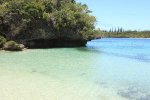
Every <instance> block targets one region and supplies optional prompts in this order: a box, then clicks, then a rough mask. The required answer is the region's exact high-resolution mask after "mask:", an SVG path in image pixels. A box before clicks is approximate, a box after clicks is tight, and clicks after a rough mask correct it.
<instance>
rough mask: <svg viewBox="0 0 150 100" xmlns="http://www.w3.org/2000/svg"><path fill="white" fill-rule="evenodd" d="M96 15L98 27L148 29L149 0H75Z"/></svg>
mask: <svg viewBox="0 0 150 100" xmlns="http://www.w3.org/2000/svg"><path fill="white" fill-rule="evenodd" d="M77 1H78V2H81V3H85V4H87V5H88V7H89V9H90V10H91V11H93V13H92V15H94V16H96V18H97V23H96V26H97V27H99V28H100V29H107V30H109V29H110V28H112V27H113V28H115V27H116V28H118V27H122V28H124V29H126V30H150V0H77Z"/></svg>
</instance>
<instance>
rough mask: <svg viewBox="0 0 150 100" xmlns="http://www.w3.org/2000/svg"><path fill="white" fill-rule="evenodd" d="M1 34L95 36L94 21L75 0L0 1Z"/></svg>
mask: <svg viewBox="0 0 150 100" xmlns="http://www.w3.org/2000/svg"><path fill="white" fill-rule="evenodd" d="M0 9H1V10H0V34H1V35H4V36H5V37H7V38H9V39H24V40H25V39H32V38H67V39H70V38H71V39H74V38H77V39H85V40H88V39H90V38H93V37H95V34H97V30H95V22H96V18H95V17H94V16H91V15H90V14H89V13H91V11H90V10H89V9H88V7H87V5H85V4H81V3H77V2H76V1H75V0H0Z"/></svg>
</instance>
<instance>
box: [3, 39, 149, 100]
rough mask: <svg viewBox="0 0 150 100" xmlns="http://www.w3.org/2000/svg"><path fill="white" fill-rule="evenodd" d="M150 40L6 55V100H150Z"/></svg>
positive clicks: (103, 42)
mask: <svg viewBox="0 0 150 100" xmlns="http://www.w3.org/2000/svg"><path fill="white" fill-rule="evenodd" d="M149 76H150V39H116V38H112V39H110V38H109V39H107V38H105V39H98V40H93V41H90V42H88V43H87V47H84V48H54V49H33V50H25V51H22V52H8V51H7V52H6V51H1V52H0V99H1V100H150V77H149Z"/></svg>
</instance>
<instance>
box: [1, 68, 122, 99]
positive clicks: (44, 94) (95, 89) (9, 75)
mask: <svg viewBox="0 0 150 100" xmlns="http://www.w3.org/2000/svg"><path fill="white" fill-rule="evenodd" d="M0 100H124V99H123V98H121V97H119V96H118V95H117V94H115V91H114V90H112V89H108V88H103V87H100V86H98V85H97V86H96V85H95V86H94V85H92V84H88V83H86V82H84V81H82V80H74V82H69V81H67V80H65V79H64V80H56V79H53V78H50V77H49V76H45V75H41V74H38V73H30V72H27V71H11V70H9V69H4V68H1V69H0Z"/></svg>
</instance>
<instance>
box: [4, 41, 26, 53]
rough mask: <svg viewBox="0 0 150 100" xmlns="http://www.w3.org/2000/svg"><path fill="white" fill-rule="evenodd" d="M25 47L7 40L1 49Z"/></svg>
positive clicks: (14, 49)
mask: <svg viewBox="0 0 150 100" xmlns="http://www.w3.org/2000/svg"><path fill="white" fill-rule="evenodd" d="M24 48H25V46H24V45H23V44H18V43H16V42H14V41H8V42H6V43H5V44H4V46H3V49H4V50H9V51H22V50H23V49H24Z"/></svg>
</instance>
